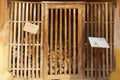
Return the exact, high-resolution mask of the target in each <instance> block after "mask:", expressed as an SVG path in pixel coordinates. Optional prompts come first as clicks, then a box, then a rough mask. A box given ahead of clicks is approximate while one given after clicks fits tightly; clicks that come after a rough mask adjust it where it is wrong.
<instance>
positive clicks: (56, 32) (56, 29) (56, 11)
mask: <svg viewBox="0 0 120 80" xmlns="http://www.w3.org/2000/svg"><path fill="white" fill-rule="evenodd" d="M55 16H56V18H55V21H56V23H55V53H56V62H55V75H57V69H58V67H57V56H58V55H57V48H58V9H56V10H55Z"/></svg>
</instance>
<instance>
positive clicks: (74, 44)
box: [73, 9, 81, 75]
mask: <svg viewBox="0 0 120 80" xmlns="http://www.w3.org/2000/svg"><path fill="white" fill-rule="evenodd" d="M75 13H76V9H73V34H74V36H73V73H74V75H75V73H76V14H75ZM79 35H81V34H79ZM79 48H80V47H79Z"/></svg>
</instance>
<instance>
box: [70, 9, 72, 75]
mask: <svg viewBox="0 0 120 80" xmlns="http://www.w3.org/2000/svg"><path fill="white" fill-rule="evenodd" d="M71 65H72V64H71V9H69V74H71Z"/></svg>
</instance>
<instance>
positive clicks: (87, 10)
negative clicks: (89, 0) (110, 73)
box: [86, 4, 90, 77]
mask: <svg viewBox="0 0 120 80" xmlns="http://www.w3.org/2000/svg"><path fill="white" fill-rule="evenodd" d="M86 5H87V21H89V18H90V17H89V16H90V14H89V11H90V10H89V9H90V7H89V4H86ZM89 29H90V28H89V23H87V37H89ZM87 41H88V40H87ZM87 43H89V42H87ZM86 53H87V55H86V56H87V69H89V46H87V51H86ZM86 77H89V71H87V76H86Z"/></svg>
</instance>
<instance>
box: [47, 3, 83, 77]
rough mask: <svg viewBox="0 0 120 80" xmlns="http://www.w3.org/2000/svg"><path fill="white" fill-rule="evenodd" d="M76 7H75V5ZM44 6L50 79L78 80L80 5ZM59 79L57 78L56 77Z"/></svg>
mask: <svg viewBox="0 0 120 80" xmlns="http://www.w3.org/2000/svg"><path fill="white" fill-rule="evenodd" d="M74 4H75V5H74ZM74 4H73V3H68V4H66V6H65V5H64V2H63V3H56V4H55V3H49V4H45V5H46V6H45V14H46V15H45V27H46V28H45V33H46V35H45V40H47V41H46V42H45V43H47V44H48V45H47V46H48V47H46V48H47V49H46V50H45V51H46V52H45V54H46V55H45V57H46V58H47V59H46V60H47V61H46V63H47V64H48V65H46V66H47V67H46V69H48V71H47V75H48V77H49V78H52V79H53V78H55V79H59V78H65V79H66V78H68V79H69V78H71V79H73V78H74V79H77V78H80V77H81V75H82V74H80V73H81V71H82V70H81V65H82V64H81V63H82V61H81V55H82V44H83V42H82V41H83V40H82V37H83V36H82V35H83V34H82V32H83V27H82V26H83V25H82V19H83V15H82V12H83V10H84V7H83V4H81V3H74ZM58 76H59V77H58Z"/></svg>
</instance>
